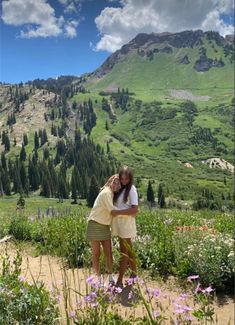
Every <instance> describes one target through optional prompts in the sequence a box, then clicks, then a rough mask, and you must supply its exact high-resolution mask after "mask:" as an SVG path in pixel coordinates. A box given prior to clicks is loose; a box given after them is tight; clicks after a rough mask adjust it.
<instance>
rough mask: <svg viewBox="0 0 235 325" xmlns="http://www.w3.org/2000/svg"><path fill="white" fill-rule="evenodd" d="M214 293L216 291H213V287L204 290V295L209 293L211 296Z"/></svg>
mask: <svg viewBox="0 0 235 325" xmlns="http://www.w3.org/2000/svg"><path fill="white" fill-rule="evenodd" d="M212 291H214V289H212V288H211V286H209V287H208V288H206V289H203V290H202V292H203V293H209V294H210V293H211V292H212Z"/></svg>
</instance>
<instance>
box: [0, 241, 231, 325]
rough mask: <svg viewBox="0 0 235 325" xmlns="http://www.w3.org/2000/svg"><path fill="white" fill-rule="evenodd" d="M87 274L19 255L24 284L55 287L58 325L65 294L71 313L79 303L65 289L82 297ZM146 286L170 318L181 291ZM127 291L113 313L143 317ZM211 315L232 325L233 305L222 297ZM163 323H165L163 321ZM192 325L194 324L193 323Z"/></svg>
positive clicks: (170, 286) (57, 261)
mask: <svg viewBox="0 0 235 325" xmlns="http://www.w3.org/2000/svg"><path fill="white" fill-rule="evenodd" d="M7 246H8V254H9V255H10V256H11V257H13V256H14V255H15V253H16V250H15V247H14V246H13V245H12V244H8V245H7ZM5 248H6V244H5V243H4V244H0V256H3V255H4V251H5ZM0 270H1V264H0ZM90 274H91V270H89V269H75V270H72V269H65V268H64V266H63V263H62V260H61V259H59V258H57V257H52V256H48V255H44V256H38V257H34V256H32V251H31V252H30V251H28V250H27V249H26V250H25V251H24V253H23V262H22V275H23V276H25V277H26V279H27V280H28V281H32V278H34V279H35V280H40V281H43V282H44V284H45V286H46V288H47V289H48V290H53V287H57V288H58V295H59V297H60V299H59V308H60V312H61V315H62V319H61V325H64V324H65V308H64V299H63V296H64V295H65V294H69V295H70V297H69V301H70V304H71V307H72V308H71V310H72V309H73V307H74V306H76V302H78V301H79V296H78V295H76V294H75V293H74V292H73V291H70V292H68V290H65V287H67V288H68V287H70V288H72V289H75V290H76V291H79V292H81V293H83V294H85V293H86V292H87V290H88V288H87V285H86V281H85V279H86V278H87V277H88V276H89V275H90ZM148 287H150V288H158V289H160V290H161V291H162V292H164V295H166V297H165V298H163V299H162V300H161V302H162V307H163V310H165V313H164V314H166V315H167V316H173V313H172V310H171V308H172V307H169V299H171V300H172V299H174V298H176V297H178V296H179V294H180V293H182V290H180V288H178V287H177V286H176V284H175V282H174V280H173V279H172V280H170V281H168V282H167V283H166V284H164V283H161V282H157V281H148ZM129 292H130V290H129V288H128V287H125V288H124V290H123V292H122V294H121V295H120V304H118V305H117V308H116V310H118V312H119V313H121V314H122V315H123V316H125V317H128V316H129V315H130V314H133V313H134V314H135V315H136V316H137V315H138V316H141V315H143V313H144V312H145V311H144V308H143V306H141V305H140V304H139V305H138V306H137V307H135V308H134V307H132V306H130V304H129V300H128V294H129ZM189 303H190V305H191V306H193V301H192V299H191V301H190V300H189ZM214 308H215V313H216V314H217V324H219V325H228V324H230V325H232V324H234V303H233V300H232V299H231V298H228V297H224V299H223V302H222V303H221V299H220V302H219V300H217V301H216V302H215V303H214ZM71 324H72V323H71ZM164 324H169V322H167V321H166V322H165V323H164ZM194 324H195V323H194Z"/></svg>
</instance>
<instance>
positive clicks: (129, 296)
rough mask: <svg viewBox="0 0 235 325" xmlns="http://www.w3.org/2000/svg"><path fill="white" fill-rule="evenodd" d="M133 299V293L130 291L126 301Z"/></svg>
mask: <svg viewBox="0 0 235 325" xmlns="http://www.w3.org/2000/svg"><path fill="white" fill-rule="evenodd" d="M132 297H133V291H130V292H129V294H128V300H131V299H132Z"/></svg>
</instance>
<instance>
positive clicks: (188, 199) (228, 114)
mask: <svg viewBox="0 0 235 325" xmlns="http://www.w3.org/2000/svg"><path fill="white" fill-rule="evenodd" d="M233 56H234V49H233V46H232V45H231V43H230V41H229V40H227V39H224V38H223V37H222V36H220V35H219V34H218V33H214V32H207V33H203V32H202V31H195V32H190V31H186V32H182V33H177V34H167V35H164V36H159V35H158V34H140V35H137V37H136V38H135V39H133V40H132V41H131V42H130V43H128V44H126V45H124V46H123V48H122V49H120V50H119V51H117V52H115V53H114V54H112V55H111V56H110V57H109V58H108V59H107V60H106V61H105V62H104V63H103V65H102V66H101V67H100V68H99V69H97V70H96V71H95V72H94V73H92V74H87V75H84V76H82V77H80V78H76V77H66V76H65V77H60V78H58V80H53V79H48V80H35V81H32V82H30V83H29V84H28V85H24V86H21V89H26V90H27V91H28V92H29V91H30V93H29V98H28V99H27V100H26V101H24V102H23V103H22V104H20V109H19V110H18V111H16V123H15V124H14V125H13V126H7V125H6V121H7V118H8V116H9V113H12V112H13V111H14V110H15V108H14V106H15V105H16V103H15V100H14V98H13V99H12V98H11V99H9V96H10V95H9V91H7V96H8V97H7V96H6V89H5V90H4V87H5V88H6V87H8V88H9V86H4V85H3V86H2V87H1V88H0V91H1V92H2V93H3V95H4V96H5V97H6V98H5V99H4V98H3V100H2V101H1V107H0V126H2V127H4V128H6V129H7V130H8V134H9V137H10V141H11V142H13V140H14V138H15V137H16V139H17V145H16V146H13V145H12V146H11V150H10V152H8V153H7V157H8V158H14V157H15V156H17V155H19V152H20V147H21V141H22V136H23V133H27V134H28V139H29V144H28V145H27V146H26V152H27V155H29V154H30V153H31V152H32V151H33V145H34V132H35V130H38V129H40V128H45V129H46V131H47V134H48V142H47V143H46V144H44V146H41V147H40V148H39V155H40V156H41V157H42V156H43V149H44V147H45V146H47V147H48V148H49V151H50V157H51V158H53V159H54V158H55V156H56V148H55V146H56V142H57V140H58V136H55V135H52V134H51V128H52V124H54V125H55V126H56V127H57V128H59V127H62V126H63V130H64V134H62V135H60V139H64V140H65V141H67V140H66V139H69V138H71V137H73V136H74V130H75V129H76V128H77V127H78V128H80V131H81V134H82V137H84V136H87V135H90V137H91V138H92V139H93V141H94V142H95V143H97V144H100V145H101V146H102V147H103V149H104V151H105V152H106V154H107V157H109V159H111V160H112V159H113V158H111V157H112V156H114V157H115V158H116V159H117V160H118V161H119V163H120V164H128V165H130V166H132V167H133V168H134V170H135V175H136V185H137V186H138V190H139V192H140V194H141V196H142V197H143V198H145V197H146V188H147V183H148V181H149V180H151V181H152V185H153V188H154V191H155V194H156V193H157V188H158V185H159V184H160V183H162V184H163V186H164V190H165V194H166V196H167V198H168V201H169V202H171V201H172V200H173V199H174V204H178V203H179V204H180V205H184V204H185V203H186V204H188V203H192V202H193V201H194V200H195V199H196V198H198V197H204V196H205V193H207V194H206V195H207V196H208V192H206V191H209V192H210V193H212V194H210V195H209V196H210V200H213V199H212V197H213V198H216V200H217V201H218V202H219V204H220V206H223V205H227V206H228V205H230V204H231V202H232V197H233V193H232V183H233V174H232V173H231V171H229V170H222V169H219V168H216V169H211V168H209V166H208V165H207V164H204V163H203V161H206V160H207V159H211V158H215V157H217V158H221V159H224V160H225V161H227V162H229V163H231V164H232V163H233V155H234V149H233V140H234V138H233V124H234V116H233V107H234V100H233V95H234V94H233V80H234V72H233V67H234V61H233ZM12 87H13V90H12V91H13V92H15V91H16V90H14V86H12ZM12 87H10V88H12ZM22 87H23V88H22ZM19 89H20V88H19ZM30 89H31V90H30ZM44 89H45V91H44ZM4 91H5V93H4ZM11 97H12V96H11ZM89 99H91V101H92V106H93V108H92V109H91V111H89V105H88V102H89ZM93 109H94V112H95V115H96V118H95V122H94V114H93V113H92V111H93ZM86 110H87V112H86ZM53 111H54V113H55V116H54V117H53V118H52V115H54V114H52V113H53ZM90 113H91V114H93V115H90ZM83 115H84V116H85V119H84V118H83V117H82V116H83ZM91 116H92V121H91ZM61 117H62V118H61ZM88 122H89V123H88ZM87 127H88V129H89V130H88V129H87ZM3 149H4V148H3V146H2V147H0V151H3ZM109 152H111V155H110V154H109ZM71 172H72V170H71V168H68V171H67V176H68V177H71ZM175 199H177V200H178V203H177V202H176V203H175ZM172 202H173V201H172ZM171 204H173V203H171Z"/></svg>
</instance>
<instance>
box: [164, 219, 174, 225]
mask: <svg viewBox="0 0 235 325" xmlns="http://www.w3.org/2000/svg"><path fill="white" fill-rule="evenodd" d="M163 223H164V224H165V225H167V226H169V225H170V224H171V223H172V219H171V218H168V219H165V220H164V221H163Z"/></svg>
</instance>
